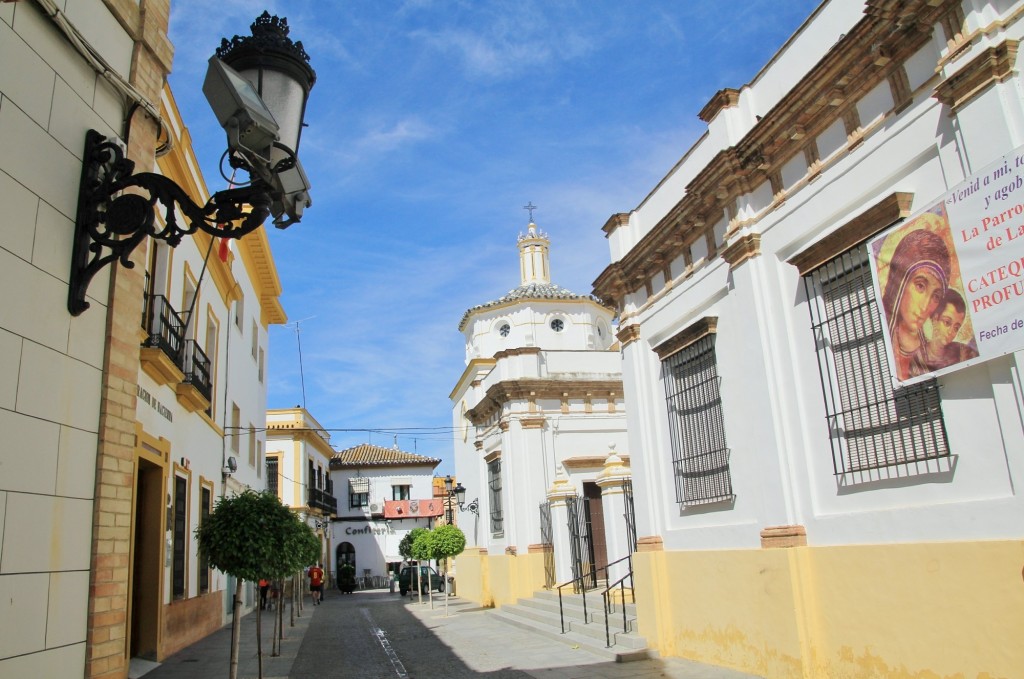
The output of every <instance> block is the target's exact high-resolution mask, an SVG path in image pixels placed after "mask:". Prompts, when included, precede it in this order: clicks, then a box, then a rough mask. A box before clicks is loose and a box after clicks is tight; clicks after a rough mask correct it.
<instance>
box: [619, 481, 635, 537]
mask: <svg viewBox="0 0 1024 679" xmlns="http://www.w3.org/2000/svg"><path fill="white" fill-rule="evenodd" d="M622 496H623V500H624V501H625V502H624V504H625V505H626V513H625V514H624V515H623V516H624V517H625V519H626V544H628V545H629V552H630V554H632V553H633V552H635V551H636V510H635V509H634V508H633V481H632V480H630V481H623V482H622Z"/></svg>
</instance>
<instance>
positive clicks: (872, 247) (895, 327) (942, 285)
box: [868, 147, 1024, 384]
mask: <svg viewBox="0 0 1024 679" xmlns="http://www.w3.org/2000/svg"><path fill="white" fill-rule="evenodd" d="M868 252H869V254H870V256H871V261H872V267H871V269H872V274H873V276H874V281H875V293H876V295H877V297H876V299H879V300H881V305H880V308H881V313H882V320H883V327H884V332H885V338H886V340H887V341H886V347H887V352H888V354H889V361H890V367H891V369H892V375H893V379H894V380H895V381H896V383H897V384H909V383H912V382H916V381H920V380H921V379H925V378H927V377H932V376H935V375H941V374H944V373H947V372H951V371H953V370H959V369H961V368H964V367H966V366H968V365H973V364H975V363H978V362H980V361H985V360H988V359H991V358H995V357H996V356H1001V355H1003V354H1006V353H1009V352H1013V351H1017V350H1018V349H1022V348H1024V147H1021V148H1018V149H1017V150H1015V151H1013V152H1012V153H1009V154H1007V155H1005V156H1003V157H1002V158H1000V159H999V160H998V161H997V162H995V163H992V164H991V165H989V166H988V167H986V168H984V169H983V170H981V171H980V172H977V173H975V174H973V175H971V176H970V177H969V178H968V179H967V180H965V181H964V182H962V183H960V184H959V185H957V186H955V187H954V188H953V189H951V190H950V191H947V192H946V193H945V195H943V196H942V198H941V199H940V200H938V201H937V202H935V203H934V204H933V205H931V206H930V207H928V208H927V209H926V210H924V211H922V212H918V213H916V214H915V215H913V216H912V217H911V218H910V219H908V220H906V221H904V222H902V223H900V224H899V225H898V226H896V227H894V228H892V229H890V230H888V231H885V232H883V233H881V234H880V235H878V236H877V237H875V238H873V239H872V240H870V241H869V242H868Z"/></svg>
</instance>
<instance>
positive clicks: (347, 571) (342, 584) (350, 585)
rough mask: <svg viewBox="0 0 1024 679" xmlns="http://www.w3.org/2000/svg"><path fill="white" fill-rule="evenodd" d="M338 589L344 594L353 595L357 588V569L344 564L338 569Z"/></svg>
mask: <svg viewBox="0 0 1024 679" xmlns="http://www.w3.org/2000/svg"><path fill="white" fill-rule="evenodd" d="M338 588H339V589H340V590H341V593H342V594H351V593H352V591H353V590H354V589H355V588H356V567H355V566H353V565H352V564H350V563H343V564H341V566H340V567H339V568H338Z"/></svg>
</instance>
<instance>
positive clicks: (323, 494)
mask: <svg viewBox="0 0 1024 679" xmlns="http://www.w3.org/2000/svg"><path fill="white" fill-rule="evenodd" d="M307 504H308V505H309V508H310V509H319V510H320V511H322V512H323V513H325V514H332V515H334V514H337V513H338V500H337V498H335V497H334V496H333V495H331V493H330V492H328V491H326V490H320V489H319V488H310V489H309V502H308V503H307Z"/></svg>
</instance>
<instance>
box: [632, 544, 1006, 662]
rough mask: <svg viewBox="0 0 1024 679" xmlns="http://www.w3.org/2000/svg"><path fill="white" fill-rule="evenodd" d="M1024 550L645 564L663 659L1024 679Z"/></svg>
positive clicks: (679, 555) (804, 552) (750, 554)
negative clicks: (674, 657) (1023, 569)
mask: <svg viewBox="0 0 1024 679" xmlns="http://www.w3.org/2000/svg"><path fill="white" fill-rule="evenodd" d="M1022 567H1024V542H1021V541H998V542H996V541H992V542H972V543H922V544H911V545H866V546H845V547H795V548H789V549H757V550H729V551H701V552H683V551H671V552H641V553H639V554H637V555H636V556H635V568H636V575H637V578H636V590H637V609H638V615H639V621H638V625H639V633H640V634H641V635H643V636H645V637H646V638H647V640H648V642H649V643H650V644H651V645H652V646H653V647H655V648H656V649H657V650H658V651H659V652H660V653H661V654H662V655H666V656H680V657H685V658H690V659H693V660H697V661H700V662H706V663H712V664H716V665H722V666H726V667H732V668H736V669H740V670H743V671H746V672H751V673H754V674H758V675H761V676H764V677H769V678H771V679H775V678H783V677H785V678H790V677H794V678H795V677H800V678H804V677H823V678H825V677H827V678H828V679H869V678H882V677H884V678H885V679H890V678H892V679H903V678H906V679H947V678H948V679H953V678H954V677H956V678H961V679H966V678H968V677H970V678H974V677H978V678H984V679H995V678H997V677H1006V678H1012V677H1024V642H1022V640H1024V582H1022Z"/></svg>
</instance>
